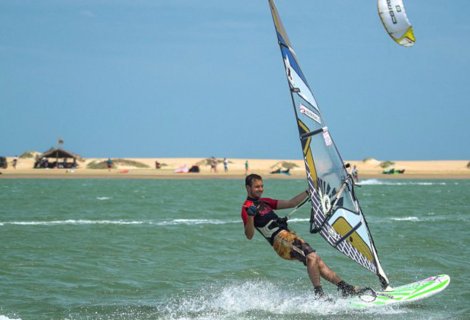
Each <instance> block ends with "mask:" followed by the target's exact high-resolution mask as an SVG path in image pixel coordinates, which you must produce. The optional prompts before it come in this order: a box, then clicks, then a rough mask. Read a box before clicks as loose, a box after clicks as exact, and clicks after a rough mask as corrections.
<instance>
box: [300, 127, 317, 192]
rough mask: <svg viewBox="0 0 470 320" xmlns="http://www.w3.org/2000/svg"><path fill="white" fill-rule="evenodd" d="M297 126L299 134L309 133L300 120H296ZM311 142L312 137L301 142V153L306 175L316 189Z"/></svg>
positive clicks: (315, 173) (315, 172)
mask: <svg viewBox="0 0 470 320" xmlns="http://www.w3.org/2000/svg"><path fill="white" fill-rule="evenodd" d="M297 125H298V126H299V132H300V133H301V134H304V133H308V132H309V131H310V129H309V128H308V127H307V125H306V124H305V123H303V122H302V120H300V119H298V120H297ZM311 140H312V137H308V138H307V139H306V140H305V141H303V142H302V151H303V154H304V160H305V164H306V169H307V170H308V173H310V176H311V178H312V180H311V181H312V182H313V184H314V186H315V188H318V185H317V178H318V177H317V171H316V169H315V162H314V161H313V154H312V149H311V148H310V142H311Z"/></svg>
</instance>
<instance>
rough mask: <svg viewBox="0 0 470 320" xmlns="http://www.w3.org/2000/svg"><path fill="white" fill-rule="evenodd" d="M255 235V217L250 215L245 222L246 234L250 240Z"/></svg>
mask: <svg viewBox="0 0 470 320" xmlns="http://www.w3.org/2000/svg"><path fill="white" fill-rule="evenodd" d="M254 235H255V222H254V217H251V216H248V220H247V222H246V224H245V236H246V238H247V239H248V240H251V239H252V238H253V236H254Z"/></svg>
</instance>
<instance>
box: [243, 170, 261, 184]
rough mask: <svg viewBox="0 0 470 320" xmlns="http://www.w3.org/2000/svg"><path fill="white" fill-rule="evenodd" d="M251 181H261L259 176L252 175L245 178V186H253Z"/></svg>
mask: <svg viewBox="0 0 470 320" xmlns="http://www.w3.org/2000/svg"><path fill="white" fill-rule="evenodd" d="M253 180H263V178H261V176H260V175H259V174H256V173H252V174H249V175H247V176H246V178H245V186H250V187H251V185H252V184H253Z"/></svg>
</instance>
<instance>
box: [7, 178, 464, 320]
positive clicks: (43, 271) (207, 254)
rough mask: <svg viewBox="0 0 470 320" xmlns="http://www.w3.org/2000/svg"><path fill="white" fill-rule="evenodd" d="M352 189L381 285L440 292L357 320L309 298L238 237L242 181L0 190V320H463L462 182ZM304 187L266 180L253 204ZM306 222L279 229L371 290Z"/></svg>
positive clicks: (36, 183)
mask: <svg viewBox="0 0 470 320" xmlns="http://www.w3.org/2000/svg"><path fill="white" fill-rule="evenodd" d="M363 184H364V185H363V186H362V187H361V188H358V190H357V194H358V197H359V199H360V201H361V205H362V207H363V210H364V212H365V213H366V217H367V220H368V223H369V226H370V229H371V231H372V234H373V235H374V240H375V243H376V246H377V248H378V251H379V256H380V259H381V262H382V265H383V267H384V269H385V271H386V272H387V274H388V276H389V278H390V280H391V283H392V285H395V286H398V285H401V284H406V283H409V282H413V281H416V280H419V279H423V278H425V277H428V276H431V275H437V274H442V273H446V274H449V275H450V276H451V279H452V280H451V284H450V286H449V287H448V288H447V289H446V290H445V291H444V292H443V293H441V294H439V295H437V296H434V297H432V298H430V299H426V300H423V301H421V302H418V303H415V304H411V305H405V306H399V307H386V308H379V309H369V310H363V311H357V310H351V309H350V308H348V306H347V303H346V302H345V301H344V300H343V299H341V298H338V299H336V300H335V302H319V301H316V300H315V299H314V298H313V292H312V291H313V290H312V288H311V284H310V282H309V280H308V277H307V274H306V270H305V267H304V266H303V265H302V264H301V263H298V262H292V261H285V260H282V259H280V258H278V257H277V256H276V254H275V253H274V251H273V250H272V249H271V248H270V246H269V245H268V243H267V242H266V241H265V240H264V239H262V238H261V236H259V235H258V234H257V235H256V236H255V238H254V239H253V240H251V241H248V240H246V239H245V237H244V234H243V227H242V223H241V219H240V205H241V203H242V202H243V200H244V198H245V195H246V194H245V190H244V186H243V181H241V180H101V179H96V180H85V179H83V180H81V179H74V180H46V179H45V180H0V256H1V260H0V319H1V320H9V319H23V320H26V319H70V320H74V319H378V318H380V319H397V318H400V319H470V308H469V307H468V301H470V267H469V262H470V248H469V246H470V232H469V229H470V209H469V198H470V197H469V196H470V180H429V181H426V180H366V181H364V182H363ZM305 187H306V183H305V181H304V180H270V179H266V180H265V196H271V197H275V198H281V199H288V198H290V197H291V196H293V195H295V194H297V193H298V192H300V191H301V190H304V189H305ZM280 213H282V212H280ZM284 213H285V214H286V213H288V211H285V212H284ZM308 215H309V211H308V209H307V208H302V209H301V210H299V211H297V212H296V213H295V214H294V215H293V216H292V220H291V223H290V225H291V227H292V229H294V230H295V231H296V232H297V233H298V234H300V235H301V236H302V237H304V239H306V240H307V241H308V242H309V243H310V244H311V245H312V247H314V248H315V249H317V251H318V253H319V254H320V255H321V256H322V257H323V259H324V260H325V261H326V263H327V264H328V265H330V266H331V267H332V268H333V269H334V270H335V271H336V272H337V273H338V274H340V275H341V276H342V277H343V278H344V279H345V280H347V281H348V282H350V283H352V284H355V285H361V286H372V287H376V288H378V286H379V285H378V281H377V280H376V277H375V276H374V275H373V274H372V273H370V272H368V271H366V270H365V269H363V268H362V267H360V266H358V265H356V264H355V263H353V262H352V261H350V260H349V259H347V258H346V257H344V256H342V255H341V254H340V253H338V252H337V251H335V250H334V249H333V248H332V247H330V246H329V245H327V244H326V243H325V241H323V240H322V239H321V238H320V237H319V236H317V235H310V234H309V233H308V219H309V217H308ZM324 289H325V291H326V292H328V294H330V295H331V296H333V297H336V296H337V292H336V288H335V287H334V286H332V285H330V284H328V283H324Z"/></svg>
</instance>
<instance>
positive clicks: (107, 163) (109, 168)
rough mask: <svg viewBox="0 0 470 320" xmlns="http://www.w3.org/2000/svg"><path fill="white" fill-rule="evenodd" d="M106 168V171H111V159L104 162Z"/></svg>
mask: <svg viewBox="0 0 470 320" xmlns="http://www.w3.org/2000/svg"><path fill="white" fill-rule="evenodd" d="M106 166H107V167H108V171H111V169H112V168H113V160H111V158H108V160H106Z"/></svg>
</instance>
